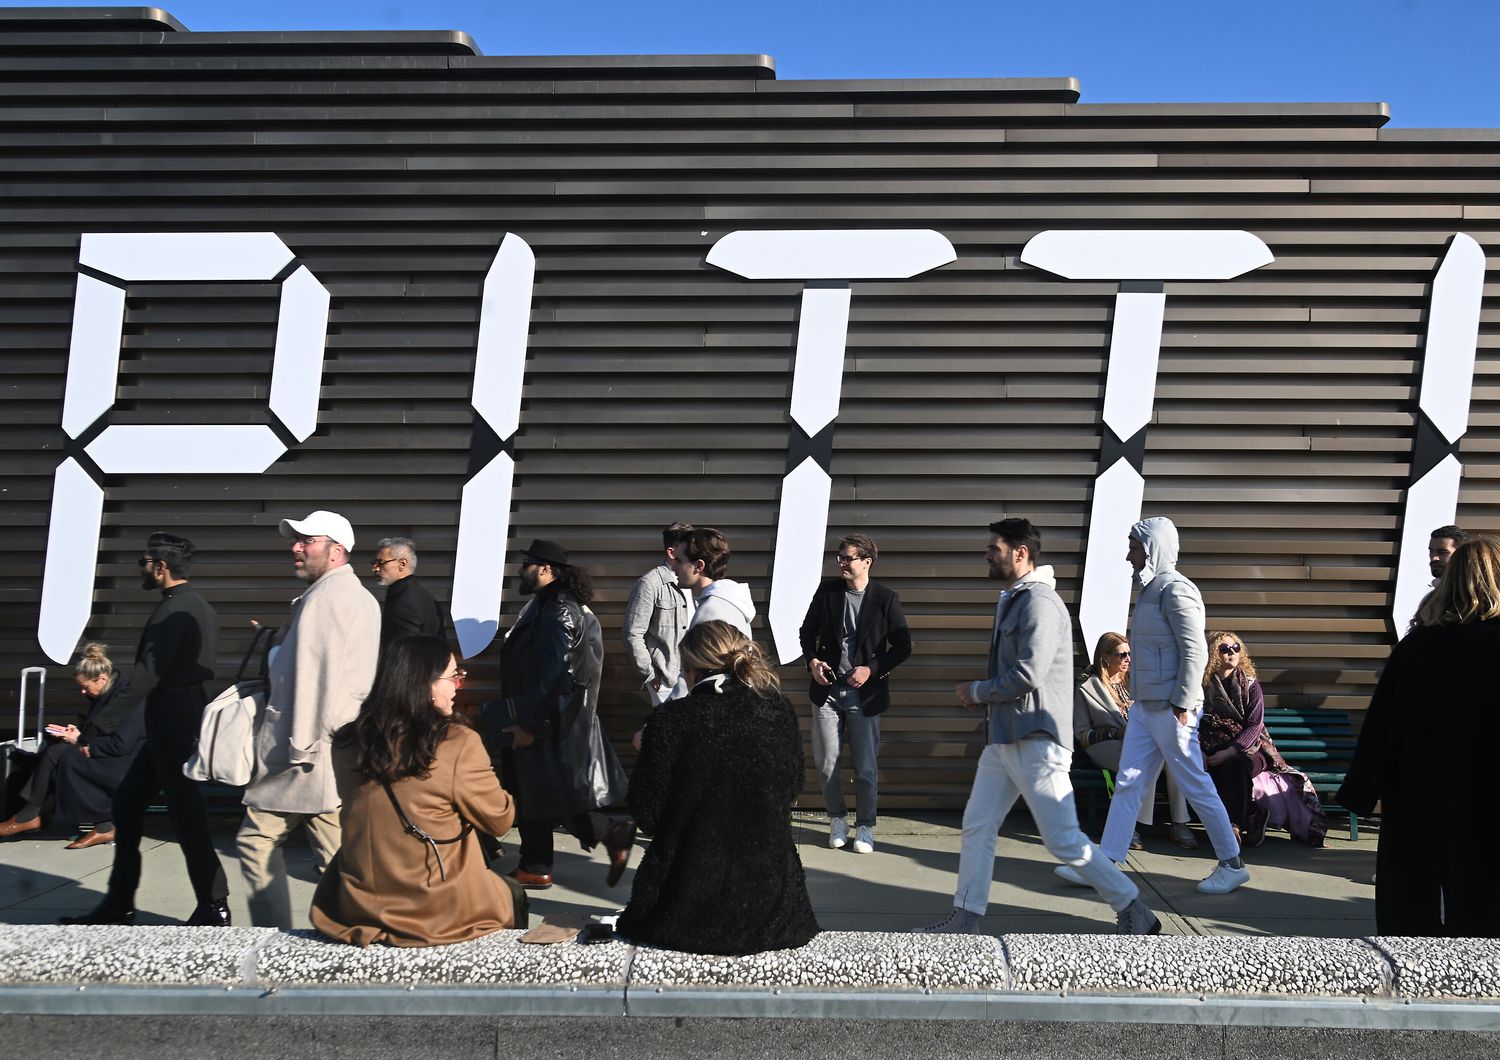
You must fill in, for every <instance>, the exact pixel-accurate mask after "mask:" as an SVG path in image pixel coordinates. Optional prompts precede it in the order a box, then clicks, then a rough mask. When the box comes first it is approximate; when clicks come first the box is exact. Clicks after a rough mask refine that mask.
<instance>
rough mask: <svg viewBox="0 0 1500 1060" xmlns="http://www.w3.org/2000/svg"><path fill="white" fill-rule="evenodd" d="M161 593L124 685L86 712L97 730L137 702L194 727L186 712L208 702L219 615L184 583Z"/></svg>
mask: <svg viewBox="0 0 1500 1060" xmlns="http://www.w3.org/2000/svg"><path fill="white" fill-rule="evenodd" d="M161 597H162V599H161V603H159V604H157V605H156V610H155V611H152V612H151V617H150V618H148V619H147V620H146V627H145V628H144V629H143V630H141V641H140V644H139V645H138V646H137V647H136V649H135V668H134V669H133V670H131V672H130V675H129V682H128V685H127V687H125V688H124V689H123V690H122V691H121V692H120V693H118V694H117V695H113V696H110V697H109V700H108V702H107V703H106V704H103V705H101V707H100V709H98V710H96V711H91V712H90V714H89V718H88V720H89V723H90V725H92V726H93V728H94V730H95V731H97V732H99V733H111V732H115V731H116V730H117V729H118V728H119V727H120V726H121V725H122V724H124V722H125V721H126V719H127V718H129V717H130V715H131V713H132V712H134V711H135V710H136V708H137V707H140V706H142V705H144V706H145V708H146V711H147V713H152V712H154V711H157V710H159V709H164V710H169V711H171V712H172V715H173V720H174V721H176V722H178V723H180V724H182V725H191V726H192V728H193V732H194V733H196V732H197V725H198V721H197V720H196V719H194V718H193V717H192V716H191V715H192V712H193V710H194V709H198V710H201V709H202V708H203V706H204V704H206V703H207V702H208V694H207V692H206V691H205V690H204V687H203V686H204V685H205V684H206V683H208V682H210V681H212V680H213V679H214V646H215V644H216V643H217V641H218V638H219V616H218V615H216V614H215V613H214V609H213V608H212V607H210V606H209V605H208V601H207V600H205V599H203V597H202V596H201V595H199V593H198V590H197V589H194V588H193V587H192V586H191V585H189V584H188V583H186V582H184V583H183V584H181V585H174V586H173V587H172V588H170V589H163V590H162V594H161ZM159 720H164V719H159Z"/></svg>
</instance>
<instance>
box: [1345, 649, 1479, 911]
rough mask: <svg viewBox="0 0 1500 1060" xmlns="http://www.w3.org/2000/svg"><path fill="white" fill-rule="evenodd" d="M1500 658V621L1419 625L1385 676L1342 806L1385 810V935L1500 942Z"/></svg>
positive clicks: (1379, 859)
mask: <svg viewBox="0 0 1500 1060" xmlns="http://www.w3.org/2000/svg"><path fill="white" fill-rule="evenodd" d="M1496 658H1500V620H1492V621H1488V622H1475V623H1472V624H1470V625H1466V626H1419V627H1418V628H1417V629H1415V630H1413V631H1412V632H1411V633H1410V634H1408V635H1407V636H1406V638H1405V639H1404V640H1402V641H1401V643H1399V644H1397V645H1396V648H1395V650H1394V651H1393V652H1391V657H1390V660H1389V661H1388V662H1387V663H1386V665H1385V671H1384V672H1383V673H1382V674H1381V675H1380V682H1379V684H1378V685H1377V686H1376V689H1375V695H1374V697H1373V698H1372V699H1371V700H1370V709H1369V711H1368V712H1367V713H1366V715H1365V723H1364V728H1363V729H1361V730H1360V734H1359V744H1358V747H1357V748H1356V750H1355V753H1354V761H1353V763H1352V764H1351V765H1350V767H1349V775H1348V777H1347V778H1346V779H1345V781H1344V785H1343V787H1342V788H1340V789H1339V793H1338V795H1337V796H1335V800H1336V801H1337V802H1338V803H1339V804H1340V805H1343V806H1346V807H1348V808H1349V809H1351V810H1355V811H1357V812H1359V813H1366V814H1367V813H1372V812H1373V811H1374V809H1375V803H1376V800H1379V801H1380V803H1381V822H1380V848H1379V851H1378V853H1377V854H1376V859H1375V868H1376V883H1375V923H1376V928H1377V930H1378V931H1379V932H1380V934H1382V935H1411V936H1426V937H1452V938H1497V937H1500V850H1497V848H1496V846H1495V844H1494V843H1493V842H1491V841H1490V840H1489V839H1488V838H1487V837H1488V835H1489V826H1490V825H1491V824H1492V823H1493V822H1492V820H1491V813H1492V811H1493V809H1494V807H1493V805H1492V804H1493V801H1494V797H1493V792H1492V790H1491V786H1490V778H1491V776H1492V775H1493V765H1494V762H1493V760H1494V751H1493V748H1492V746H1491V741H1490V740H1489V739H1488V738H1487V736H1488V733H1489V731H1490V729H1491V727H1492V725H1493V723H1494V714H1495V709H1494V707H1495V691H1494V677H1493V674H1492V672H1491V671H1492V667H1493V665H1494V660H1495V659H1496Z"/></svg>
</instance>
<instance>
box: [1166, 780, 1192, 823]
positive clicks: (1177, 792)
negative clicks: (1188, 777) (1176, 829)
mask: <svg viewBox="0 0 1500 1060" xmlns="http://www.w3.org/2000/svg"><path fill="white" fill-rule="evenodd" d="M1167 805H1168V806H1169V807H1170V809H1171V813H1172V823H1173V824H1187V823H1188V807H1187V798H1186V797H1185V796H1184V795H1183V794H1182V789H1181V788H1179V787H1178V786H1177V781H1175V780H1173V779H1172V774H1171V773H1167Z"/></svg>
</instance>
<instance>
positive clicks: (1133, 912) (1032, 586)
mask: <svg viewBox="0 0 1500 1060" xmlns="http://www.w3.org/2000/svg"><path fill="white" fill-rule="evenodd" d="M1041 545H1042V537H1041V534H1040V533H1038V532H1037V529H1036V527H1034V526H1033V525H1032V524H1031V522H1030V520H1027V519H1002V520H1001V521H999V522H997V523H991V524H990V546H989V548H988V549H986V550H985V560H986V562H987V563H988V564H989V574H990V577H991V578H992V579H994V580H995V581H998V582H999V583H1000V585H1001V587H1002V589H1001V593H1000V602H999V604H998V605H997V606H996V608H995V626H994V633H993V635H992V636H991V639H990V657H989V667H988V677H987V679H986V680H983V681H972V682H969V681H966V682H964V683H962V684H960V685H958V686H957V687H956V688H955V689H954V692H955V694H956V695H957V696H958V700H959V702H960V703H962V704H963V705H964V706H965V707H967V708H968V709H970V710H979V709H983V710H984V711H985V712H986V719H987V720H986V725H985V729H986V736H987V738H986V740H985V748H984V750H983V751H981V752H980V755H979V764H978V766H977V767H976V768H975V771H974V787H973V789H972V790H971V791H970V793H969V802H968V805H967V806H966V807H965V808H964V824H963V845H962V847H961V851H960V854H959V862H958V888H957V890H956V892H955V893H954V895H953V912H952V913H950V914H949V915H948V916H947V917H946V918H944V919H943V920H940V921H938V922H937V923H936V924H932V925H931V926H929V927H926V928H923V929H922V930H923V931H924V932H928V933H933V934H937V933H943V934H947V933H971V932H977V931H978V924H979V918H980V917H981V916H983V915H984V911H985V909H986V908H988V906H989V900H990V883H991V882H992V880H993V878H994V872H995V840H996V834H997V833H998V832H999V830H1000V825H1001V824H1003V823H1004V821H1005V817H1006V814H1008V813H1009V812H1010V809H1011V807H1012V806H1014V805H1015V803H1016V799H1017V798H1018V797H1019V798H1022V799H1025V800H1026V807H1027V809H1029V810H1030V811H1031V817H1032V820H1034V821H1035V822H1036V826H1037V831H1039V832H1040V833H1041V834H1042V842H1043V843H1045V844H1046V845H1047V850H1048V851H1049V852H1050V853H1051V854H1052V855H1053V857H1055V858H1057V859H1058V860H1059V861H1062V862H1063V863H1064V865H1063V866H1062V867H1065V868H1070V869H1072V871H1073V872H1075V873H1077V876H1078V879H1079V880H1080V881H1081V882H1084V883H1087V884H1089V885H1090V886H1092V887H1093V888H1094V889H1095V890H1096V891H1098V892H1099V896H1100V897H1101V898H1103V899H1104V900H1105V901H1107V902H1108V903H1109V904H1110V907H1111V908H1112V909H1114V911H1115V913H1116V914H1117V917H1118V924H1119V929H1120V931H1122V932H1124V933H1127V934H1141V935H1144V934H1155V933H1157V932H1158V931H1160V930H1161V922H1160V921H1159V920H1158V919H1157V918H1156V915H1155V914H1154V913H1152V912H1151V910H1150V909H1148V908H1146V906H1145V904H1144V903H1143V902H1141V900H1140V893H1139V891H1138V889H1137V888H1136V886H1135V884H1133V883H1131V882H1130V880H1129V879H1128V878H1127V877H1126V876H1125V874H1124V873H1123V872H1121V871H1120V870H1119V869H1118V868H1117V867H1116V866H1115V864H1114V862H1112V861H1110V860H1109V859H1108V858H1106V857H1105V856H1104V855H1103V854H1102V853H1100V851H1099V848H1098V847H1096V846H1094V844H1093V843H1090V842H1089V840H1088V837H1087V836H1085V835H1084V834H1083V830H1082V829H1081V828H1079V827H1078V811H1077V809H1076V807H1075V806H1074V803H1073V788H1072V785H1071V784H1070V783H1069V781H1068V770H1069V768H1070V767H1071V765H1072V760H1073V680H1074V678H1073V621H1072V619H1071V618H1070V617H1069V616H1068V611H1067V608H1066V607H1064V606H1063V602H1062V599H1061V598H1060V597H1059V596H1058V595H1057V592H1056V590H1055V588H1054V585H1055V581H1054V579H1053V577H1052V568H1051V567H1038V566H1036V560H1037V559H1038V558H1040V556H1041Z"/></svg>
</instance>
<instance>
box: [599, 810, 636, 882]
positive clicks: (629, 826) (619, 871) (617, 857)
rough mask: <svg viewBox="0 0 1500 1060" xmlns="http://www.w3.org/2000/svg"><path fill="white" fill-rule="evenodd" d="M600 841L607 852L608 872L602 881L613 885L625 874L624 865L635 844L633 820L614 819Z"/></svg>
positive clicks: (627, 862) (628, 859) (628, 861)
mask: <svg viewBox="0 0 1500 1060" xmlns="http://www.w3.org/2000/svg"><path fill="white" fill-rule="evenodd" d="M601 842H603V843H604V849H605V850H606V851H608V852H609V872H608V873H607V874H606V875H605V877H604V882H605V883H606V884H607V885H609V886H610V887H613V886H614V885H615V884H617V883H619V882H620V877H621V876H623V875H625V866H626V865H628V864H629V863H630V850H631V848H632V847H634V846H635V822H634V821H616V822H615V823H614V824H612V825H610V826H609V828H608V829H606V830H605V832H604V838H603V840H601Z"/></svg>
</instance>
